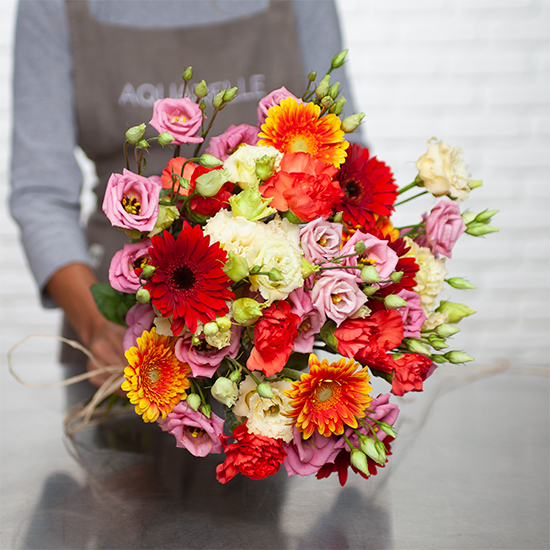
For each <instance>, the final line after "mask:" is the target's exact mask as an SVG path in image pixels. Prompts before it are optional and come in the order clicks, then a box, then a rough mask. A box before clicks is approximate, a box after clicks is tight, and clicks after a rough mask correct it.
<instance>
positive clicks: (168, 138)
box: [158, 132, 174, 147]
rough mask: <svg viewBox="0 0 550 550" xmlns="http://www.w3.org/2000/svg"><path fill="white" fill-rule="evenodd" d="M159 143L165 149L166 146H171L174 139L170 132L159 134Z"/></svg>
mask: <svg viewBox="0 0 550 550" xmlns="http://www.w3.org/2000/svg"><path fill="white" fill-rule="evenodd" d="M158 141H159V145H162V146H163V147H164V146H165V145H170V144H171V143H173V141H174V137H173V136H172V134H169V133H168V132H162V133H161V134H159V137H158Z"/></svg>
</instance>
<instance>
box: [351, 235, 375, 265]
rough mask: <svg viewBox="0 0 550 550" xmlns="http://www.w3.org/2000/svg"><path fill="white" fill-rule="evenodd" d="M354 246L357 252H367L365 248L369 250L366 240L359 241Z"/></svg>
mask: <svg viewBox="0 0 550 550" xmlns="http://www.w3.org/2000/svg"><path fill="white" fill-rule="evenodd" d="M353 248H354V250H355V252H357V254H363V252H365V250H367V245H366V244H365V241H357V242H356V243H355V244H354V245H353ZM371 267H372V266H371Z"/></svg>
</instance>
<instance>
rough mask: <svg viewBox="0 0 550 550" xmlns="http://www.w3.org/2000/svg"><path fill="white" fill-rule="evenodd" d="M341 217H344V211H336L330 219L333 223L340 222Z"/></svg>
mask: <svg viewBox="0 0 550 550" xmlns="http://www.w3.org/2000/svg"><path fill="white" fill-rule="evenodd" d="M343 219H344V212H336V214H334V216H332V221H333V222H334V223H342V220H343Z"/></svg>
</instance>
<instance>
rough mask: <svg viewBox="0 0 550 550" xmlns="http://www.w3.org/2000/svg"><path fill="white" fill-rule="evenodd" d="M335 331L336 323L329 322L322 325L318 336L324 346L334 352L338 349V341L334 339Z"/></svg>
mask: <svg viewBox="0 0 550 550" xmlns="http://www.w3.org/2000/svg"><path fill="white" fill-rule="evenodd" d="M335 330H336V323H335V322H334V321H330V320H329V321H327V322H326V323H325V324H324V325H323V328H321V334H320V335H321V338H322V339H323V342H325V344H326V345H327V346H329V347H330V348H331V349H333V350H334V351H336V349H337V348H338V340H337V339H336V336H334V331H335Z"/></svg>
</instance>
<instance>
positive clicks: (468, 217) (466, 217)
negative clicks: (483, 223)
mask: <svg viewBox="0 0 550 550" xmlns="http://www.w3.org/2000/svg"><path fill="white" fill-rule="evenodd" d="M461 216H462V221H463V222H464V225H468V224H469V223H472V222H473V221H474V220H475V219H476V218H477V214H476V213H475V212H470V211H469V210H467V211H466V212H462V214H461Z"/></svg>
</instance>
